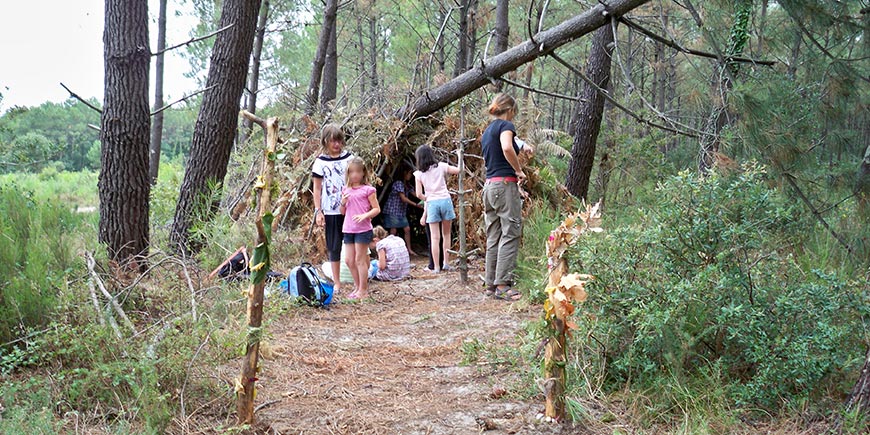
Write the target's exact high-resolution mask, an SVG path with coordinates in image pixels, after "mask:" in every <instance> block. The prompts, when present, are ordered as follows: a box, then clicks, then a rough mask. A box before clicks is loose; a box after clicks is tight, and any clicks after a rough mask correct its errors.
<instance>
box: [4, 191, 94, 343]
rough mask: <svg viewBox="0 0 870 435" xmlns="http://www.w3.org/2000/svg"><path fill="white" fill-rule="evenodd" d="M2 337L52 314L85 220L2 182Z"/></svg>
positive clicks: (9, 337)
mask: <svg viewBox="0 0 870 435" xmlns="http://www.w3.org/2000/svg"><path fill="white" fill-rule="evenodd" d="M0 216H3V219H2V220H0V264H2V265H3V267H0V341H2V342H4V343H5V342H8V341H10V340H12V339H14V338H16V337H18V336H20V335H23V334H26V333H27V332H28V331H29V330H31V329H33V328H37V327H39V326H42V325H43V324H44V323H45V322H46V321H47V320H48V319H50V318H51V313H52V310H53V309H54V307H55V303H56V298H57V293H58V290H59V289H60V288H62V287H63V286H64V285H65V283H66V276H67V274H69V273H70V271H71V269H72V267H73V265H74V264H75V263H76V262H77V257H76V255H75V251H74V249H75V244H74V243H72V240H73V239H72V237H73V236H74V233H75V230H76V229H77V228H78V227H79V225H80V224H81V222H82V217H81V216H79V215H76V214H75V213H73V212H72V211H70V210H69V209H67V208H64V207H63V206H61V205H56V204H53V203H50V202H42V201H36V200H34V199H33V195H32V194H30V193H29V192H23V191H20V190H19V189H18V187H17V186H15V185H14V184H12V185H0Z"/></svg>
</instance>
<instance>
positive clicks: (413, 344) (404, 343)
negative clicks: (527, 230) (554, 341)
mask: <svg viewBox="0 0 870 435" xmlns="http://www.w3.org/2000/svg"><path fill="white" fill-rule="evenodd" d="M472 276H476V273H474V274H472ZM474 279H475V280H477V278H474ZM372 291H373V295H374V301H371V302H366V303H362V304H338V305H335V306H333V307H332V308H331V309H330V310H318V309H299V310H294V311H293V312H292V313H291V314H289V315H287V316H286V317H285V318H282V319H281V320H278V321H275V322H274V323H273V324H272V325H271V326H270V328H269V329H270V331H271V334H272V340H271V341H270V343H269V344H270V346H269V348H270V349H268V350H269V351H271V352H268V351H267V352H265V353H267V354H269V353H271V355H270V358H268V359H266V360H265V361H263V365H262V372H261V376H260V383H259V393H258V396H257V402H258V403H268V402H272V403H271V404H270V405H269V406H266V407H264V408H263V409H262V410H260V411H259V412H258V419H259V421H260V422H262V423H263V426H266V427H268V428H269V432H271V433H282V434H421V435H422V434H477V433H481V425H485V426H487V427H488V428H487V430H486V431H485V432H486V433H487V434H508V433H558V429H559V428H557V427H553V426H550V425H538V424H536V423H535V416H536V414H537V413H538V412H540V411H541V410H542V409H543V404H542V403H541V402H523V401H520V400H518V399H516V397H517V395H513V394H508V395H506V396H504V397H501V398H497V399H494V398H492V397H491V393H492V392H493V387H494V386H506V385H509V384H510V379H509V378H506V377H508V376H511V374H510V371H509V370H508V368H507V367H504V365H503V364H502V365H500V364H492V363H491V362H486V361H483V362H480V363H476V364H470V365H463V364H462V359H463V351H462V343H463V342H466V341H469V340H474V339H477V340H479V342H481V343H497V344H499V343H500V344H503V345H508V346H514V345H516V344H517V343H518V339H519V338H518V337H519V335H518V334H520V335H522V334H524V333H523V331H522V330H521V323H522V322H523V321H526V320H529V319H532V318H534V317H536V316H537V315H538V312H539V311H538V309H539V308H536V307H533V308H530V309H522V310H519V309H517V308H515V307H514V306H512V305H511V304H510V303H507V302H503V301H495V300H490V299H486V298H484V297H483V295H482V294H481V293H480V291H479V287H477V286H473V287H463V286H462V285H461V284H460V283H459V275H458V273H449V274H445V275H442V276H439V277H437V278H434V279H413V280H409V281H404V282H400V283H375V284H374V285H373V287H372ZM565 430H566V431H568V432H565V433H577V431H576V429H567V428H565Z"/></svg>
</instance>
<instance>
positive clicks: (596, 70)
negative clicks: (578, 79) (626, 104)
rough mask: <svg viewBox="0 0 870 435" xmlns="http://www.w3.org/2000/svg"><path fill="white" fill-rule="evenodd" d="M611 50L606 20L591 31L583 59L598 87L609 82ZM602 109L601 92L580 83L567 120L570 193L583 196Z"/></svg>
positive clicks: (585, 195)
mask: <svg viewBox="0 0 870 435" xmlns="http://www.w3.org/2000/svg"><path fill="white" fill-rule="evenodd" d="M612 53H613V27H612V25H611V24H610V23H607V24H605V25H603V26H601V27H600V28H598V30H596V31H595V36H594V38H593V39H592V50H591V51H590V53H589V59H588V60H587V61H586V68H585V70H586V74H587V75H588V76H589V79H591V80H592V81H593V82H595V83H596V84H597V85H598V87H600V88H602V89H607V88H608V87H609V83H610V63H611V62H610V56H611V54H612ZM603 112H604V96H602V95H601V94H600V93H599V92H598V90H597V89H595V88H594V87H593V86H592V85H590V84H588V83H584V84H583V92H582V94H581V100H578V101H577V108H576V110H575V112H574V117H573V119H572V120H571V124H572V128H573V129H574V145H573V146H572V147H571V162H570V164H569V165H568V179H567V180H566V181H565V187H566V188H567V189H568V191H569V192H571V194H572V195H574V196H576V197H578V198H583V199H587V198H586V197H587V195H588V193H589V177H590V176H591V174H592V165H593V163H594V161H595V145H596V143H597V142H598V133H599V131H600V130H601V117H602V115H603Z"/></svg>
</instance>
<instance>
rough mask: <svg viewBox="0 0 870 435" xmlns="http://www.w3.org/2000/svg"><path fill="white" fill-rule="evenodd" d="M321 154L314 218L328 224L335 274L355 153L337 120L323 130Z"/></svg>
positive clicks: (315, 168)
mask: <svg viewBox="0 0 870 435" xmlns="http://www.w3.org/2000/svg"><path fill="white" fill-rule="evenodd" d="M320 145H321V146H322V147H323V149H322V151H321V154H320V156H319V157H317V159H316V160H315V161H314V165H313V166H312V168H311V177H312V179H313V180H314V189H313V192H312V194H313V195H314V222H315V223H316V224H317V225H318V226H321V227H324V226H325V227H326V252H327V257H328V258H327V260H329V263H330V265H331V267H332V276H334V277H338V276H339V275H340V265H341V263H340V261H341V241H342V227H343V225H344V215H342V213H341V211H340V210H339V208H340V206H341V190H342V189H343V188H344V183H345V177H346V175H347V164H348V162H349V161H350V159H351V158H352V157H353V156H352V155H351V154H350V153H349V152H347V151H344V132H343V131H341V128H340V127H339V126H337V125H335V124H329V125H327V126H325V127H323V131H321V132H320ZM333 282H334V284H335V287H334V288H335V293H336V294H338V293H339V290H340V289H341V280H340V279H335V280H333Z"/></svg>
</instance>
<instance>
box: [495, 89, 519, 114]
mask: <svg viewBox="0 0 870 435" xmlns="http://www.w3.org/2000/svg"><path fill="white" fill-rule="evenodd" d="M510 111H513V112H514V114H516V113H517V101H516V100H514V97H511V96H510V95H508V94H498V95H496V96H495V98H493V100H492V104H490V105H489V114H490V115H492V116H502V115H504V114H506V113H508V112H510Z"/></svg>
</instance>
